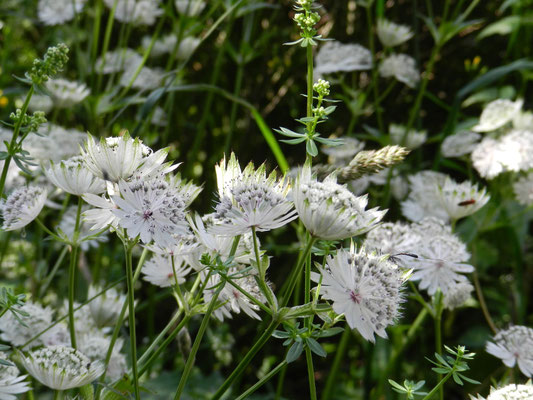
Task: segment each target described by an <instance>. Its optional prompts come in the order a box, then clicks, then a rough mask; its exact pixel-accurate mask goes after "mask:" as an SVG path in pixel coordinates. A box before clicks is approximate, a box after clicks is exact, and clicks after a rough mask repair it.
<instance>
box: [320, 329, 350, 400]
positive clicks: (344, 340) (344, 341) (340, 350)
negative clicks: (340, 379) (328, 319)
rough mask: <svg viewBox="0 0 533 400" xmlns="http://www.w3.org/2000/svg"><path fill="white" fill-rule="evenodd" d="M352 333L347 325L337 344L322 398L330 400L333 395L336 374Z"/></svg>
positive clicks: (322, 399)
mask: <svg viewBox="0 0 533 400" xmlns="http://www.w3.org/2000/svg"><path fill="white" fill-rule="evenodd" d="M350 334H351V330H350V329H348V328H347V327H346V328H344V332H343V333H342V336H341V341H340V342H339V345H338V346H337V351H336V352H335V358H334V359H333V364H332V365H331V367H330V369H329V374H328V379H327V381H326V386H325V387H324V391H323V392H322V397H321V400H328V399H329V398H330V396H331V391H332V390H333V385H334V384H336V383H337V381H336V376H337V372H338V371H339V367H340V364H341V361H342V359H343V358H344V355H345V352H346V346H347V345H348V341H349V340H350Z"/></svg>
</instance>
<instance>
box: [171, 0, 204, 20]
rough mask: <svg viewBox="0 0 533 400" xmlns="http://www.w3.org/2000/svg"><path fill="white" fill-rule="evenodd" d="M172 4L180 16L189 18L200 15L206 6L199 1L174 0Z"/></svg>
mask: <svg viewBox="0 0 533 400" xmlns="http://www.w3.org/2000/svg"><path fill="white" fill-rule="evenodd" d="M174 4H175V5H176V9H177V10H178V12H179V13H180V14H185V15H188V16H190V17H195V16H197V15H198V14H200V13H201V12H202V11H203V9H204V8H205V6H206V2H205V1H201V0H174Z"/></svg>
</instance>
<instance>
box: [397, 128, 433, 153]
mask: <svg viewBox="0 0 533 400" xmlns="http://www.w3.org/2000/svg"><path fill="white" fill-rule="evenodd" d="M405 131H406V127H405V126H403V125H398V124H390V125H389V134H390V139H391V142H392V143H394V144H399V145H402V146H405V147H407V148H408V149H411V150H413V149H416V148H418V147H420V146H422V145H423V144H424V143H425V141H426V138H427V132H426V131H417V130H415V129H411V130H410V131H409V133H407V134H406V132H405Z"/></svg>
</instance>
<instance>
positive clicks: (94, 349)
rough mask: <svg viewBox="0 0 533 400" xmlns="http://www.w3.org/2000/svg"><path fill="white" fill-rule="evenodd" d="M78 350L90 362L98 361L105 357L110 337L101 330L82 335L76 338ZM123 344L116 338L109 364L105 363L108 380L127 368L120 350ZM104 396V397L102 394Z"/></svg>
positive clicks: (112, 380) (121, 373)
mask: <svg viewBox="0 0 533 400" xmlns="http://www.w3.org/2000/svg"><path fill="white" fill-rule="evenodd" d="M78 343H79V345H78V346H79V349H80V351H81V352H82V353H83V354H84V355H85V356H87V358H89V360H91V362H95V361H96V362H98V361H99V360H103V359H105V356H106V353H107V350H108V349H109V345H110V343H111V338H110V337H107V336H105V335H104V334H103V333H102V332H101V331H97V332H94V333H92V334H90V335H82V336H80V338H79V339H78ZM122 346H123V340H122V339H121V338H118V339H117V341H116V342H115V346H114V347H113V352H112V353H111V358H110V359H109V364H107V369H106V378H107V380H108V381H111V382H114V381H116V380H118V379H120V378H121V377H123V376H124V374H125V373H126V372H127V370H128V365H127V363H126V357H125V356H124V354H122V353H121V352H120V350H121V348H122ZM104 398H106V397H105V396H104Z"/></svg>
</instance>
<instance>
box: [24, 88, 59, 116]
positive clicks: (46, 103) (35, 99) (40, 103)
mask: <svg viewBox="0 0 533 400" xmlns="http://www.w3.org/2000/svg"><path fill="white" fill-rule="evenodd" d="M53 106H54V102H53V101H52V99H51V98H50V96H46V95H44V94H36V93H35V94H33V95H32V96H31V99H30V103H29V104H28V110H30V111H31V112H35V111H43V112H44V113H48V111H50V110H51V109H52V107H53Z"/></svg>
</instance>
